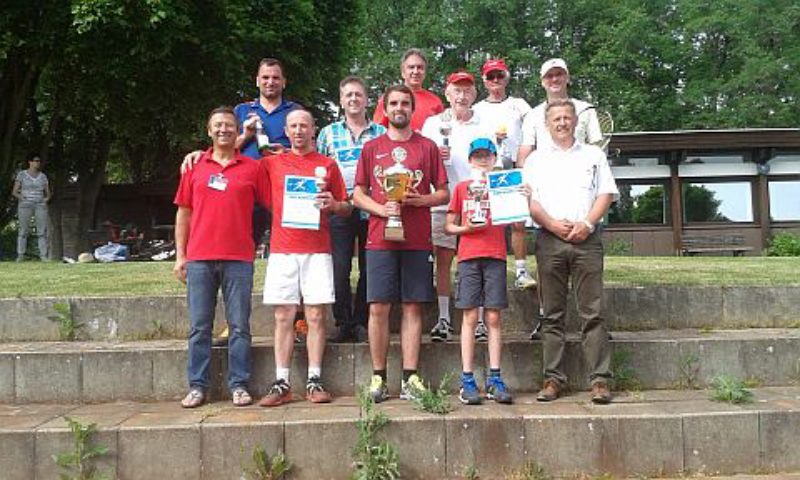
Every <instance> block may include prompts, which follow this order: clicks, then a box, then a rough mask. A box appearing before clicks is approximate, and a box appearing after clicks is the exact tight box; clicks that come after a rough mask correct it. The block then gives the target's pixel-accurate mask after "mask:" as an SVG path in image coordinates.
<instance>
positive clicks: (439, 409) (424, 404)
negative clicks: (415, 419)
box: [414, 373, 455, 415]
mask: <svg viewBox="0 0 800 480" xmlns="http://www.w3.org/2000/svg"><path fill="white" fill-rule="evenodd" d="M454 377H455V375H454V374H453V373H446V374H445V375H444V377H442V381H441V382H440V383H439V388H437V389H435V390H434V389H432V388H430V387H429V388H427V389H425V390H423V391H422V392H419V395H418V396H417V397H416V398H415V399H414V406H415V407H416V408H417V409H418V410H422V411H425V412H428V413H435V414H437V415H446V414H448V413H450V412H452V411H453V405H452V404H451V403H450V392H449V386H450V382H451V381H452V380H453V378H454Z"/></svg>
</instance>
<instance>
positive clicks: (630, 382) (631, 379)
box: [611, 350, 642, 391]
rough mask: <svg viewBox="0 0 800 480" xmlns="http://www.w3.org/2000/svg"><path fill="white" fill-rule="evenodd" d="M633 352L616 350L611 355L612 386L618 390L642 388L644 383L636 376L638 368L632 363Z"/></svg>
mask: <svg viewBox="0 0 800 480" xmlns="http://www.w3.org/2000/svg"><path fill="white" fill-rule="evenodd" d="M630 362H631V352H629V351H627V350H615V351H614V353H613V354H612V355H611V375H612V381H611V388H612V389H614V390H616V391H625V390H633V391H637V390H640V389H641V387H642V383H641V382H640V381H639V378H638V377H637V376H636V370H634V369H633V367H631V365H630Z"/></svg>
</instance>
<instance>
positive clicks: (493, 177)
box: [486, 168, 530, 225]
mask: <svg viewBox="0 0 800 480" xmlns="http://www.w3.org/2000/svg"><path fill="white" fill-rule="evenodd" d="M486 177H487V179H488V184H489V209H490V212H491V214H492V225H504V224H507V223H514V222H522V221H525V220H526V219H528V218H529V217H530V210H529V209H528V198H527V197H526V196H525V195H523V194H522V192H521V188H522V170H521V169H519V168H516V169H513V170H501V171H498V172H489V173H487V174H486Z"/></svg>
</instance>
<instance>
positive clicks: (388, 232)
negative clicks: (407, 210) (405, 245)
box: [383, 227, 406, 242]
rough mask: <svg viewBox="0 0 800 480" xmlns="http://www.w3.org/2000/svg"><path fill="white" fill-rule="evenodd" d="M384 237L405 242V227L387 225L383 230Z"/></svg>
mask: <svg viewBox="0 0 800 480" xmlns="http://www.w3.org/2000/svg"><path fill="white" fill-rule="evenodd" d="M383 238H384V239H385V240H390V241H392V242H404V241H405V240H406V235H405V232H404V231H403V227H386V228H385V229H384V230H383Z"/></svg>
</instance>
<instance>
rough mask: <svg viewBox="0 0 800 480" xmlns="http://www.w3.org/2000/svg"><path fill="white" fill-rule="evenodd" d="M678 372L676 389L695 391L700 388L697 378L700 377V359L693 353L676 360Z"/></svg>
mask: <svg viewBox="0 0 800 480" xmlns="http://www.w3.org/2000/svg"><path fill="white" fill-rule="evenodd" d="M678 371H679V372H680V375H681V377H680V378H679V379H678V387H679V388H684V389H687V390H697V389H698V388H700V384H699V383H698V377H699V375H700V357H698V356H697V355H695V354H694V353H687V354H686V355H681V356H680V358H678Z"/></svg>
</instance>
